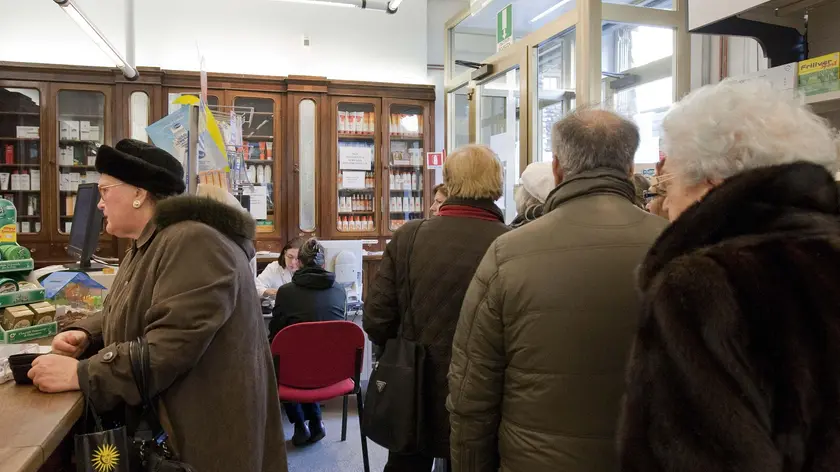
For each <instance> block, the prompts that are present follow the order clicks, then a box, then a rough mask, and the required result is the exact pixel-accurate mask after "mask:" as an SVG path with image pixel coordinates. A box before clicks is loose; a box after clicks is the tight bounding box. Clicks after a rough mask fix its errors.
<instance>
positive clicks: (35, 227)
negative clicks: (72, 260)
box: [0, 80, 53, 257]
mask: <svg viewBox="0 0 840 472" xmlns="http://www.w3.org/2000/svg"><path fill="white" fill-rule="evenodd" d="M49 101H50V94H49V85H48V84H46V83H43V82H29V81H8V80H3V81H0V196H2V197H3V198H6V199H8V200H11V201H12V202H14V204H15V207H16V208H17V212H18V241H19V242H20V244H21V245H23V246H26V247H27V248H29V251H30V252H31V253H32V256H33V257H47V256H48V255H49V252H50V244H49V243H50V239H49V234H50V230H49V227H48V225H49V222H50V221H51V219H52V217H51V213H52V210H53V208H52V206H51V205H48V204H46V203H47V202H48V201H49V199H50V198H51V192H50V191H49V190H48V188H49V186H50V185H49V183H50V159H49V158H48V157H47V154H48V153H49V149H50V131H49V128H50V120H49V113H48V109H49V107H48V106H47V103H48V102H49ZM18 127H29V128H27V129H21V130H20V132H19V130H18ZM32 127H38V133H37V137H36V136H35V135H34V133H33V132H34V129H33V128H32ZM21 134H22V135H23V136H25V137H21V136H20V135H21ZM13 175H14V176H15V181H16V182H15V185H14V187H13V186H12V182H11V178H12V176H13ZM21 175H26V176H27V179H28V180H29V181H28V182H27V185H26V187H27V188H26V190H20V176H21ZM36 243H37V244H36Z"/></svg>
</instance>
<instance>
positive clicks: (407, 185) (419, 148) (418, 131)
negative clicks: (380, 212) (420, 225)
mask: <svg viewBox="0 0 840 472" xmlns="http://www.w3.org/2000/svg"><path fill="white" fill-rule="evenodd" d="M388 108H389V109H388V117H389V120H390V122H389V125H388V143H389V146H388V155H387V158H388V170H389V172H388V181H387V185H388V194H387V195H388V196H387V197H386V198H387V200H386V201H385V204H386V205H387V206H388V230H390V231H396V230H398V229H399V228H400V226H402V225H404V224H405V223H406V222H408V221H411V220H418V219H423V218H424V217H425V214H426V205H427V202H426V201H425V200H424V198H423V197H424V195H425V192H424V191H423V189H424V188H425V185H426V182H424V175H425V167H424V164H425V160H426V159H425V156H426V150H425V149H424V146H425V136H424V134H425V133H424V131H425V118H426V117H425V116H424V114H425V111H426V110H425V109H424V107H423V106H422V105H400V104H393V105H391V106H390V107H388Z"/></svg>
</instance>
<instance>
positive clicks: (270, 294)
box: [263, 288, 277, 297]
mask: <svg viewBox="0 0 840 472" xmlns="http://www.w3.org/2000/svg"><path fill="white" fill-rule="evenodd" d="M276 296H277V289H276V288H267V289H265V292H263V297H276Z"/></svg>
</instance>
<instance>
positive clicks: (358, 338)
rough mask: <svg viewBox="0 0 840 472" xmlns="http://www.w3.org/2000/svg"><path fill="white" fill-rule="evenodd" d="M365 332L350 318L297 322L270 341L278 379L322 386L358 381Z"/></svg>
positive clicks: (302, 385) (291, 384)
mask: <svg viewBox="0 0 840 472" xmlns="http://www.w3.org/2000/svg"><path fill="white" fill-rule="evenodd" d="M364 349H365V334H364V332H363V331H362V328H360V327H359V326H358V325H356V324H355V323H351V322H350V321H318V322H312V323H297V324H293V325H291V326H287V327H285V328H283V329H282V330H280V332H279V333H277V335H276V336H274V339H273V340H272V341H271V354H272V355H274V356H276V357H277V363H276V365H277V381H278V383H279V384H281V385H286V386H288V387H294V388H321V387H326V386H329V385H333V384H335V383H338V382H341V381H342V380H346V379H353V380H355V381H358V378H359V375H360V373H361V369H362V359H363V357H362V356H363V355H364Z"/></svg>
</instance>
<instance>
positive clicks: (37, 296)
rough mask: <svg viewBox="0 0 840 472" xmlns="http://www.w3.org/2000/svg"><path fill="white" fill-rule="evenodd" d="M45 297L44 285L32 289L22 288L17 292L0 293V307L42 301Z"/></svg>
mask: <svg viewBox="0 0 840 472" xmlns="http://www.w3.org/2000/svg"><path fill="white" fill-rule="evenodd" d="M45 299H46V292H45V290H44V288H43V287H41V288H36V289H31V290H20V291H17V292H9V293H0V308H3V307H7V306H15V305H26V304H29V303H35V302H42V301H44V300H45Z"/></svg>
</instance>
